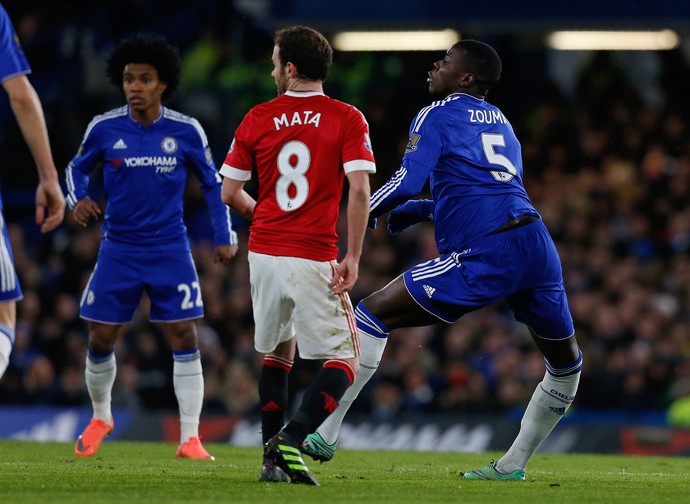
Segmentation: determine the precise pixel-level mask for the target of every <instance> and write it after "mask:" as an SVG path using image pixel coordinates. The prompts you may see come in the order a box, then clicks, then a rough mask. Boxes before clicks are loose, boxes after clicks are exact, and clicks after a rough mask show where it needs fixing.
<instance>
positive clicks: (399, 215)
mask: <svg viewBox="0 0 690 504" xmlns="http://www.w3.org/2000/svg"><path fill="white" fill-rule="evenodd" d="M433 207H434V202H433V201H432V200H410V201H406V202H405V203H403V204H402V205H400V206H399V207H397V208H394V209H393V210H391V212H390V214H389V215H388V222H387V226H386V227H387V228H388V232H389V233H390V234H392V235H397V234H399V233H401V232H403V231H404V230H406V229H407V228H408V227H410V226H412V225H414V224H418V223H419V222H426V221H429V220H432V219H433V217H432V215H433ZM430 214H431V215H430Z"/></svg>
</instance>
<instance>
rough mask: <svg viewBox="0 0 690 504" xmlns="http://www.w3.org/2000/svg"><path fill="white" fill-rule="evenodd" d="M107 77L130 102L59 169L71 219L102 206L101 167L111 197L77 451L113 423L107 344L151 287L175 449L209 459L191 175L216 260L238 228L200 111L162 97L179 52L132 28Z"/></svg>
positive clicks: (92, 283)
mask: <svg viewBox="0 0 690 504" xmlns="http://www.w3.org/2000/svg"><path fill="white" fill-rule="evenodd" d="M107 75H108V77H109V79H110V81H111V82H112V83H113V84H114V85H116V86H117V87H118V88H121V89H122V91H123V92H124V97H125V99H126V100H127V105H125V106H123V107H120V108H117V109H114V110H111V111H109V112H106V113H105V114H103V115H98V116H96V117H94V119H93V120H92V121H91V123H90V124H89V126H88V128H87V129H86V134H85V135H84V139H83V141H82V144H81V146H80V147H79V151H78V152H77V154H76V156H75V157H74V159H72V161H71V162H70V163H69V166H68V167H67V177H66V178H67V189H68V191H69V194H68V196H67V203H68V205H69V206H70V208H71V209H72V212H73V216H74V219H75V221H76V222H77V223H78V224H80V225H82V226H86V225H87V223H88V222H89V220H90V219H98V218H99V217H100V215H101V214H102V210H101V207H100V206H99V204H98V203H97V202H96V201H94V200H92V199H91V198H90V197H89V193H88V182H89V176H90V174H91V173H92V171H93V170H94V168H96V167H97V166H98V165H102V166H103V177H104V185H105V193H106V200H107V203H106V207H105V214H104V223H103V229H102V240H101V247H100V251H99V254H98V261H97V263H96V267H95V269H94V272H93V274H92V275H91V278H90V280H89V283H88V285H87V286H86V289H85V290H84V294H83V296H82V301H81V317H82V318H83V319H85V320H87V321H88V324H89V347H88V352H87V358H86V385H87V388H88V391H89V395H90V396H91V401H92V404H93V410H94V414H93V419H92V420H91V422H90V423H89V425H88V426H87V427H86V430H84V432H83V434H82V435H81V436H80V437H79V439H78V440H77V443H76V446H75V453H76V454H77V455H78V456H82V457H90V456H92V455H94V454H95V453H96V451H97V450H98V447H99V445H100V444H101V442H102V441H103V438H104V437H105V436H107V435H108V434H109V433H110V432H111V431H112V429H113V417H112V413H111V389H112V386H113V383H114V381H115V372H116V365H115V355H114V350H113V347H114V345H115V342H116V340H117V338H118V335H119V332H120V328H121V327H122V325H123V324H125V323H127V322H130V321H131V320H132V317H133V315H134V312H135V310H136V308H137V306H138V305H139V301H140V300H141V298H142V295H143V294H144V292H146V294H147V295H148V298H149V300H150V303H151V315H150V316H151V321H152V322H156V323H160V324H161V327H162V329H163V332H164V334H165V336H166V338H167V339H168V341H169V342H170V345H171V346H172V349H173V360H174V365H173V384H174V389H175V395H176V397H177V401H178V405H179V409H180V425H181V438H180V446H179V448H178V450H177V456H178V457H180V458H194V459H210V460H212V459H213V457H211V456H210V455H209V454H208V452H207V451H206V450H205V449H204V447H203V446H202V445H201V442H200V440H199V433H198V429H199V416H200V414H201V407H202V402H203V396H204V379H203V375H202V368H201V358H200V355H199V347H198V337H197V328H196V323H195V320H196V319H199V318H201V317H203V314H204V311H203V303H202V299H201V288H200V286H199V279H198V277H197V273H196V268H195V265H194V262H193V260H192V256H191V251H190V246H189V240H188V238H187V229H186V227H185V224H184V222H183V218H182V217H183V195H184V188H185V183H186V180H187V175H188V173H189V172H190V171H194V173H196V175H197V177H198V179H199V182H200V185H201V188H202V190H203V191H204V195H205V197H206V202H207V203H208V206H209V209H210V212H211V220H212V223H213V229H214V232H215V238H214V242H215V249H214V262H215V263H216V264H227V263H228V262H229V261H230V260H231V259H232V257H233V256H234V255H235V253H236V252H237V235H236V234H235V232H234V231H233V229H232V223H231V220H230V212H229V209H228V208H227V207H226V206H225V205H224V204H223V202H222V201H221V198H220V190H221V184H222V181H221V178H220V176H219V175H218V173H217V171H216V168H215V165H214V162H213V158H212V156H211V151H210V149H209V146H208V142H207V139H206V134H205V133H204V130H203V129H202V127H201V125H200V124H199V122H198V121H197V120H196V119H193V118H191V117H188V116H186V115H183V114H181V113H179V112H176V111H174V110H170V109H168V108H166V107H164V106H163V105H162V100H163V99H165V98H168V97H169V96H170V95H171V94H172V93H173V92H174V91H175V89H176V88H177V85H178V84H179V82H180V58H179V54H178V52H177V49H175V48H174V47H172V46H171V45H169V44H168V42H167V41H166V40H165V39H164V38H162V37H159V36H156V35H148V34H139V35H134V36H132V37H130V38H128V39H126V40H124V41H123V42H122V43H121V44H120V45H119V46H118V47H117V48H116V49H115V51H114V52H113V53H112V55H111V57H110V59H109V60H108V63H107Z"/></svg>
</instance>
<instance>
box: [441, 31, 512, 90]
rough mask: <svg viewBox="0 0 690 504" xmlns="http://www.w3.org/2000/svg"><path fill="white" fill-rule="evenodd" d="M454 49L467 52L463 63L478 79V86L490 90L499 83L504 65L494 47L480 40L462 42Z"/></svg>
mask: <svg viewBox="0 0 690 504" xmlns="http://www.w3.org/2000/svg"><path fill="white" fill-rule="evenodd" d="M453 47H454V48H456V49H462V50H463V51H464V52H465V54H464V56H463V58H462V62H463V64H464V65H465V66H466V69H467V70H468V71H470V72H472V73H473V74H474V76H475V77H476V82H477V85H479V86H480V87H484V88H485V89H487V90H488V89H490V88H491V87H493V86H494V85H495V84H497V83H498V81H499V80H500V78H501V69H502V68H503V65H502V63H501V58H500V57H499V55H498V53H497V52H496V50H495V49H494V48H493V47H491V46H490V45H489V44H486V43H484V42H480V41H478V40H461V41H460V42H457V43H456V44H455V45H453Z"/></svg>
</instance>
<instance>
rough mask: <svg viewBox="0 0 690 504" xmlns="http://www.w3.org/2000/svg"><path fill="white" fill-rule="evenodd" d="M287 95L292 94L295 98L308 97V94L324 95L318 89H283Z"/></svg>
mask: <svg viewBox="0 0 690 504" xmlns="http://www.w3.org/2000/svg"><path fill="white" fill-rule="evenodd" d="M283 94H286V95H288V96H294V97H295V98H308V97H310V96H325V95H324V94H323V93H321V92H319V91H289V90H288V91H285V93H283Z"/></svg>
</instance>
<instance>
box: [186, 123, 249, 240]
mask: <svg viewBox="0 0 690 504" xmlns="http://www.w3.org/2000/svg"><path fill="white" fill-rule="evenodd" d="M194 136H195V138H193V139H192V141H191V145H192V148H191V149H190V151H191V152H190V153H189V156H190V158H191V165H192V166H193V167H194V169H195V170H196V174H197V176H198V177H199V184H200V186H201V190H202V191H203V192H204V197H205V198H206V204H207V205H208V209H209V211H210V213H211V225H212V226H213V243H214V245H237V233H235V231H234V230H233V229H232V218H231V216H230V208H229V207H228V206H227V205H226V204H225V203H223V200H221V197H220V190H221V186H222V184H223V179H222V178H221V176H220V174H219V173H218V172H217V171H216V168H215V166H214V164H213V157H212V156H211V149H210V147H209V146H208V144H207V143H206V137H205V135H203V134H201V133H200V134H198V135H194Z"/></svg>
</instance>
